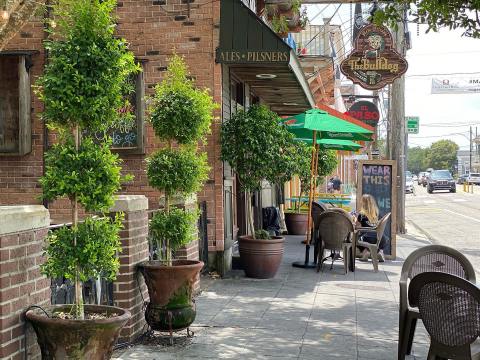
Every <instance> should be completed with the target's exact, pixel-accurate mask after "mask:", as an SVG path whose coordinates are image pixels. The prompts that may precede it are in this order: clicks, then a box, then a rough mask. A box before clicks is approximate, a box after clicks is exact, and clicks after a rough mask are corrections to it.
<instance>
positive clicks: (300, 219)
mask: <svg viewBox="0 0 480 360" xmlns="http://www.w3.org/2000/svg"><path fill="white" fill-rule="evenodd" d="M307 222H308V217H307V214H302V213H300V214H299V213H285V225H286V226H287V231H288V234H289V235H305V234H306V233H307Z"/></svg>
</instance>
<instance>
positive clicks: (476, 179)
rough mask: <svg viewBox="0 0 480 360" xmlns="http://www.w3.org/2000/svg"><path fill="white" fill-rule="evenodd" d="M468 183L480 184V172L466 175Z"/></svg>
mask: <svg viewBox="0 0 480 360" xmlns="http://www.w3.org/2000/svg"><path fill="white" fill-rule="evenodd" d="M467 182H468V183H469V184H475V185H480V173H470V174H468V177H467Z"/></svg>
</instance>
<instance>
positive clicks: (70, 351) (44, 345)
mask: <svg viewBox="0 0 480 360" xmlns="http://www.w3.org/2000/svg"><path fill="white" fill-rule="evenodd" d="M71 307H72V306H71V305H56V306H51V307H49V308H47V309H46V310H47V312H50V313H51V312H59V311H63V312H70V309H71ZM85 312H86V313H90V314H92V313H107V314H113V313H115V314H117V316H114V317H110V318H106V319H99V320H63V319H55V318H49V317H47V316H46V315H45V313H44V312H43V311H41V310H40V309H35V310H29V311H27V313H26V314H25V317H26V318H27V320H28V321H30V323H31V324H32V326H33V328H34V329H35V332H36V334H37V342H38V345H40V349H41V351H42V359H43V360H53V359H78V360H86V359H88V360H105V359H110V357H111V356H112V350H113V345H114V344H115V343H116V342H117V339H118V335H119V334H120V330H121V329H122V327H123V326H124V325H125V324H126V323H127V321H128V320H129V319H130V317H131V315H130V312H129V311H127V310H124V309H121V308H118V307H113V306H100V305H85Z"/></svg>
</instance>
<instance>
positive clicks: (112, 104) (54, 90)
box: [36, 0, 140, 319]
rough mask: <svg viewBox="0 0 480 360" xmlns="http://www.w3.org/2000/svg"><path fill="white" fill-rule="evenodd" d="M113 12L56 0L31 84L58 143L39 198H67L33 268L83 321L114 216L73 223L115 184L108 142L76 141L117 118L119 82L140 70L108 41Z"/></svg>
mask: <svg viewBox="0 0 480 360" xmlns="http://www.w3.org/2000/svg"><path fill="white" fill-rule="evenodd" d="M115 7H116V1H115V0H103V1H101V0H58V1H56V2H55V4H54V5H53V13H54V16H55V21H56V23H57V26H56V27H55V28H54V29H53V30H52V31H51V32H50V35H51V38H50V39H49V40H47V41H46V43H45V46H46V48H47V49H48V50H49V54H50V58H49V62H48V64H47V65H46V67H45V71H44V74H43V75H42V76H41V77H40V78H39V80H38V82H37V86H36V93H37V94H38V96H39V98H40V99H41V100H42V101H43V103H44V105H45V110H44V112H43V115H42V116H43V119H44V120H45V121H46V123H47V124H48V126H49V127H50V128H52V129H54V130H56V131H57V133H58V134H59V142H58V143H57V144H55V145H54V146H53V147H52V148H51V149H50V150H49V151H48V152H47V153H46V157H45V175H44V176H43V177H42V178H41V180H40V184H41V186H42V188H43V198H44V199H48V200H55V199H57V198H62V197H63V198H68V199H69V200H70V202H71V206H72V226H71V228H67V227H63V228H60V229H59V230H57V231H56V232H52V233H50V234H49V236H48V238H47V243H48V245H47V246H46V248H45V254H46V255H47V261H46V262H45V264H44V265H43V266H42V268H41V269H42V272H43V273H44V274H45V275H47V276H50V277H63V276H65V277H66V278H68V279H71V280H72V281H73V282H74V283H75V303H74V307H73V312H74V316H75V318H76V319H84V308H83V300H82V282H84V281H85V280H87V279H88V278H91V277H98V276H104V277H106V278H107V279H114V278H115V275H116V273H117V271H118V268H119V262H118V259H117V253H118V252H119V251H120V240H119V235H118V231H119V229H120V228H121V226H122V217H121V216H119V217H117V218H115V219H113V220H111V219H109V218H106V217H102V218H100V219H97V218H94V217H91V216H88V217H87V218H86V219H85V221H84V222H83V223H79V221H78V208H79V206H83V207H84V208H85V209H86V210H87V211H89V212H100V213H104V212H106V211H107V210H108V208H109V207H110V206H111V205H112V204H113V195H114V193H115V192H116V191H118V190H119V189H120V186H121V181H122V176H121V175H120V170H121V168H120V160H119V159H118V156H117V155H114V154H112V153H111V151H110V148H109V143H103V144H102V143H101V144H97V143H95V142H94V141H93V140H92V139H91V138H89V137H88V136H87V137H85V138H84V139H83V141H82V139H81V135H82V134H94V133H96V132H101V131H105V130H106V129H107V128H108V127H111V126H115V124H116V123H117V122H118V121H119V120H121V119H125V116H124V115H125V114H123V115H122V110H121V109H122V108H124V107H125V99H124V90H125V83H126V82H127V79H128V77H129V76H130V75H131V74H133V73H135V72H138V71H139V70H140V69H139V67H138V66H137V65H136V64H135V61H134V57H133V54H132V53H130V52H129V51H128V49H127V45H126V43H125V41H124V40H123V39H120V38H117V37H115V36H114V31H115V19H114V17H113V16H112V15H111V14H112V12H113V11H114V9H115ZM123 113H124V111H123ZM127 117H128V116H127Z"/></svg>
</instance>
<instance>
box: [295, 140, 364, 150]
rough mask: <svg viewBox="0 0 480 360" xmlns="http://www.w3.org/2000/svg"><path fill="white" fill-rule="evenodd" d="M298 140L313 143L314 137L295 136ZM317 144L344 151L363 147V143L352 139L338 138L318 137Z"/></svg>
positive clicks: (324, 147) (325, 147)
mask: <svg viewBox="0 0 480 360" xmlns="http://www.w3.org/2000/svg"><path fill="white" fill-rule="evenodd" d="M295 140H297V141H302V142H304V143H305V144H309V145H311V144H312V143H313V139H300V138H295ZM317 144H319V145H320V147H321V148H323V149H330V150H343V151H358V150H360V149H361V148H362V145H360V144H357V143H356V142H353V141H350V140H338V139H317Z"/></svg>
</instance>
